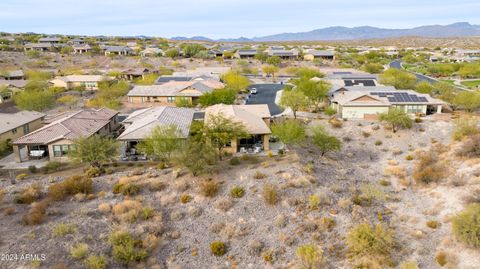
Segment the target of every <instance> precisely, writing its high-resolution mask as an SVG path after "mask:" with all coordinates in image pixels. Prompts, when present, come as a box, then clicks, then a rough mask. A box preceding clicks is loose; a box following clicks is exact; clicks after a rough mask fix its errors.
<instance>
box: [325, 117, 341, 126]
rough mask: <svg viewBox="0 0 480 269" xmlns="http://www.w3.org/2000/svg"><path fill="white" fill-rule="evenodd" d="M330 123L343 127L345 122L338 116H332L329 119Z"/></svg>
mask: <svg viewBox="0 0 480 269" xmlns="http://www.w3.org/2000/svg"><path fill="white" fill-rule="evenodd" d="M328 123H330V125H331V126H332V127H333V128H342V126H343V123H342V121H341V120H339V119H337V118H331V119H329V120H328Z"/></svg>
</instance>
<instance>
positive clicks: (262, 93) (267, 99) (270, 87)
mask: <svg viewBox="0 0 480 269" xmlns="http://www.w3.org/2000/svg"><path fill="white" fill-rule="evenodd" d="M284 86H285V85H282V84H252V85H250V89H251V88H256V89H257V91H258V93H257V94H251V95H250V98H249V99H248V101H247V104H249V105H251V104H267V105H268V108H269V109H270V114H272V116H273V115H277V114H280V113H282V112H283V109H282V108H281V107H279V106H278V105H277V104H275V97H276V96H277V92H278V91H279V90H281V89H283V87H284Z"/></svg>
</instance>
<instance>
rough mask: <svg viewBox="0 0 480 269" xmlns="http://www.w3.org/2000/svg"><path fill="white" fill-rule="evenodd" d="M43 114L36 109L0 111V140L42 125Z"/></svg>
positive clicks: (17, 136) (26, 132) (33, 129)
mask: <svg viewBox="0 0 480 269" xmlns="http://www.w3.org/2000/svg"><path fill="white" fill-rule="evenodd" d="M44 118H45V114H43V113H40V112H36V111H20V112H16V113H0V141H4V140H14V139H17V138H19V137H21V136H23V135H26V134H28V133H29V132H31V131H35V130H37V129H38V128H40V127H42V121H43V119H44Z"/></svg>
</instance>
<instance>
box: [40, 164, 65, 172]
mask: <svg viewBox="0 0 480 269" xmlns="http://www.w3.org/2000/svg"><path fill="white" fill-rule="evenodd" d="M61 166H62V164H61V163H60V162H57V161H51V162H48V163H47V164H46V165H45V166H44V167H42V172H44V173H45V174H47V173H52V172H55V171H58V170H59V169H60V167H61Z"/></svg>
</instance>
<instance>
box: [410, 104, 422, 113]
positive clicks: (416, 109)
mask: <svg viewBox="0 0 480 269" xmlns="http://www.w3.org/2000/svg"><path fill="white" fill-rule="evenodd" d="M421 112H423V105H407V113H408V114H415V113H421Z"/></svg>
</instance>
